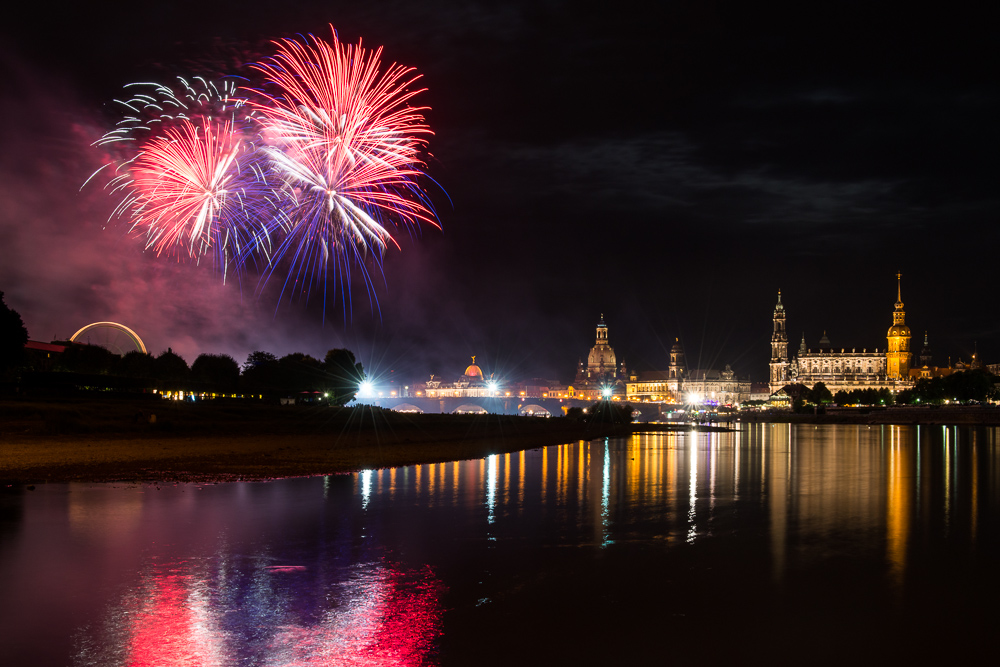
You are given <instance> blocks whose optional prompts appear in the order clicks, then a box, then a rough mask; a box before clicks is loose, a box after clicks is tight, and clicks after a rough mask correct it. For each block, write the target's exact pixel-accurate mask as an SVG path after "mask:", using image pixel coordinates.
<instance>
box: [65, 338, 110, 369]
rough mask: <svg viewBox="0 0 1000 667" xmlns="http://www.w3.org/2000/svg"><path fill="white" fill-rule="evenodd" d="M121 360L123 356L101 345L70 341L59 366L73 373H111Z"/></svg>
mask: <svg viewBox="0 0 1000 667" xmlns="http://www.w3.org/2000/svg"><path fill="white" fill-rule="evenodd" d="M120 362H121V357H119V356H118V355H117V354H115V353H114V352H111V351H109V350H106V349H104V348H103V347H101V346H100V345H87V344H84V343H70V345H69V346H68V347H67V348H66V351H65V352H63V353H62V354H61V355H59V362H58V365H57V368H59V369H60V370H64V371H69V372H71V373H87V374H90V375H111V374H112V373H114V371H115V370H116V369H117V367H118V364H119V363H120Z"/></svg>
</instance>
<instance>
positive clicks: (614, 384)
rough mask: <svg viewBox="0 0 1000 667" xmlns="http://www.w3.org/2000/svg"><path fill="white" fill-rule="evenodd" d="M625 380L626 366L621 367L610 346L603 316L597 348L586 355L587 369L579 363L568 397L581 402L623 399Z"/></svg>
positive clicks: (599, 324)
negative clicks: (614, 398)
mask: <svg viewBox="0 0 1000 667" xmlns="http://www.w3.org/2000/svg"><path fill="white" fill-rule="evenodd" d="M625 377H626V372H625V362H622V364H621V368H619V367H618V360H617V359H616V358H615V350H614V348H613V347H611V345H609V344H608V325H607V324H605V323H604V314H603V313H602V314H601V319H600V321H599V322H598V323H597V337H596V340H595V342H594V346H593V347H592V348H590V354H589V355H587V365H586V366H584V365H583V360H582V359H581V360H580V362H579V363H578V365H577V369H576V378H575V379H574V381H573V385H572V386H571V387H568V388H567V390H568V394H569V395H570V396H571V397H574V398H578V399H582V400H599V399H601V398H613V397H616V396H617V397H618V398H620V397H621V395H622V394H624V393H625V383H624V382H623V378H625Z"/></svg>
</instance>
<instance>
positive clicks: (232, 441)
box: [0, 400, 632, 484]
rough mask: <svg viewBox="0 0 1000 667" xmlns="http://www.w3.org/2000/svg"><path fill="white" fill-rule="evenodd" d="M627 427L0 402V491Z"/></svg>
mask: <svg viewBox="0 0 1000 667" xmlns="http://www.w3.org/2000/svg"><path fill="white" fill-rule="evenodd" d="M631 432H632V427H631V426H630V425H620V426H613V425H607V424H604V425H602V424H586V423H582V422H578V421H572V420H570V419H564V418H554V419H542V418H537V417H516V416H503V415H438V414H400V413H395V412H391V411H385V410H380V409H377V408H376V409H371V408H364V407H361V408H331V407H329V406H276V405H266V404H253V403H251V404H247V403H242V402H239V403H237V402H234V403H218V402H203V403H181V402H173V401H155V402H153V401H122V400H115V401H59V402H55V401H53V402H38V401H0V483H3V484H35V483H44V482H108V481H132V482H153V481H155V482H171V481H184V482H213V481H215V482H220V481H235V480H264V479H273V478H278V477H297V476H306V475H326V474H334V473H344V472H352V471H357V470H364V469H368V468H387V467H394V466H402V465H411V464H417V463H435V462H440V461H452V460H460V459H469V458H479V457H483V456H487V455H489V454H497V453H503V452H510V451H518V450H522V449H530V448H534V447H542V446H547V445H556V444H562V443H567V442H574V441H577V440H591V439H595V438H601V437H606V436H611V435H624V434H629V433H631Z"/></svg>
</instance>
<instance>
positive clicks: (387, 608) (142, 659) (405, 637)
mask: <svg viewBox="0 0 1000 667" xmlns="http://www.w3.org/2000/svg"><path fill="white" fill-rule="evenodd" d="M262 570H263V571H264V572H266V573H267V574H269V575H276V576H277V579H270V578H269V579H268V580H269V581H271V582H272V583H274V584H275V585H274V586H272V587H270V592H269V594H266V595H265V596H264V597H263V600H261V598H258V601H264V602H266V605H265V606H270V607H271V608H270V609H268V610H266V613H255V614H251V615H249V616H247V617H246V620H245V624H246V625H247V626H248V627H243V628H234V627H233V624H232V622H233V620H234V617H233V616H229V617H224V615H225V614H227V612H232V611H233V610H232V609H226V608H225V605H224V604H222V603H218V602H213V597H215V596H214V595H213V594H212V593H209V591H212V590H216V591H218V590H219V588H218V587H219V586H223V587H224V586H226V585H227V584H225V583H223V582H220V581H213V578H212V577H211V576H205V575H204V573H203V572H201V573H197V574H194V573H191V572H190V571H188V568H187V567H186V566H183V565H182V566H181V567H177V566H175V567H174V568H172V569H170V570H166V569H159V570H158V571H155V572H153V573H151V576H150V577H148V578H147V579H146V584H145V585H143V586H141V587H140V589H139V590H135V591H132V592H131V594H130V595H128V596H127V598H128V599H126V600H125V601H124V603H123V604H122V605H121V606H120V607H119V609H118V611H116V612H115V614H116V615H117V616H118V617H117V618H116V619H114V620H113V621H112V623H111V625H114V626H117V628H118V630H119V631H120V632H118V633H116V634H117V638H116V639H115V638H112V639H111V640H110V641H109V643H108V644H107V645H105V646H104V647H103V649H98V651H99V652H100V653H103V655H104V657H110V656H112V655H119V656H125V660H124V661H123V662H122V663H119V664H125V665H129V666H131V667H146V666H150V667H151V666H154V665H164V666H175V665H198V666H201V665H205V666H207V665H228V664H243V663H244V662H246V661H247V660H248V659H249V660H250V662H252V663H254V664H294V665H331V664H337V665H357V666H389V665H392V666H398V667H410V666H416V665H424V664H429V663H432V662H434V661H433V659H432V655H433V653H434V651H435V647H436V640H437V637H438V636H439V635H440V634H441V631H440V624H441V614H442V608H441V605H440V598H441V594H442V593H443V590H444V587H443V585H442V584H441V582H440V581H439V580H438V579H437V578H436V577H435V576H434V574H433V572H432V571H431V570H430V568H424V569H423V570H419V571H413V572H403V571H401V570H399V569H398V567H396V566H394V565H392V564H388V563H385V562H379V563H371V564H367V565H363V566H357V567H356V568H355V569H354V570H352V571H351V573H350V575H349V577H348V578H347V580H346V581H341V582H334V583H333V584H332V586H331V585H329V584H327V585H328V586H330V590H329V593H328V594H327V595H321V596H318V597H317V598H316V599H319V600H324V601H325V602H324V603H323V604H326V605H329V607H328V608H325V609H319V610H314V611H315V612H316V613H313V614H307V615H308V616H309V617H310V618H312V619H315V620H314V621H313V622H303V621H302V620H301V618H299V617H298V615H297V614H296V613H295V612H291V611H289V610H288V608H287V605H286V604H284V603H285V601H287V599H288V594H289V592H290V591H289V585H291V586H293V588H292V591H291V592H292V593H293V594H294V590H295V587H298V586H303V587H309V588H310V590H312V588H313V587H314V586H316V585H320V584H317V583H316V582H315V581H313V580H311V579H310V578H309V577H308V576H305V577H302V578H301V579H296V580H295V581H296V582H297V583H290V582H289V581H288V580H287V579H285V578H284V574H285V573H296V575H295V576H296V577H298V576H299V575H300V574H302V573H307V575H308V570H307V568H305V567H303V566H270V567H265V568H262ZM258 571H260V570H258ZM256 590H257V593H258V594H259V593H260V588H257V589H256ZM140 600H141V601H140ZM265 618H266V619H269V621H267V622H269V623H270V625H271V627H263V628H261V627H259V626H258V625H257V624H258V623H260V622H261V620H262V619H265ZM250 625H253V627H249V626H250ZM260 634H263V635H265V636H266V638H265V639H264V640H263V641H260V642H257V643H255V644H254V645H253V646H240V645H236V642H239V641H240V640H239V639H238V638H239V637H247V636H259V635H260ZM122 643H123V644H124V645H121V644H122ZM114 644H118V646H117V647H116V646H114ZM115 662H116V663H117V662H118V661H117V660H116V661H115Z"/></svg>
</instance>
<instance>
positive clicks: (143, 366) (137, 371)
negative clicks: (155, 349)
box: [116, 350, 156, 378]
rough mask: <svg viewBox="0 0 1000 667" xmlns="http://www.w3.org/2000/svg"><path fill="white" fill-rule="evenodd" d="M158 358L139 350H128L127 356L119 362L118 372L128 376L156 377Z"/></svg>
mask: <svg viewBox="0 0 1000 667" xmlns="http://www.w3.org/2000/svg"><path fill="white" fill-rule="evenodd" d="M155 367H156V359H154V358H153V355H151V354H147V353H145V352H140V351H139V350H132V351H131V352H126V353H125V356H124V357H122V358H121V360H120V361H119V362H118V367H117V371H116V372H117V373H118V375H121V376H123V377H127V378H152V377H155V375H156V372H155V370H154V368H155Z"/></svg>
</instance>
